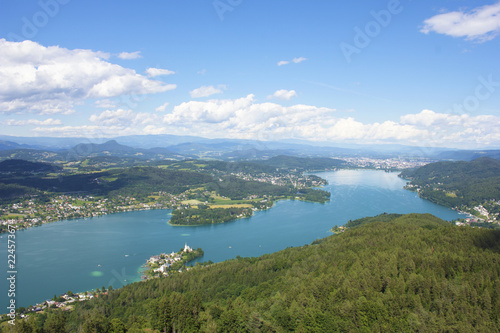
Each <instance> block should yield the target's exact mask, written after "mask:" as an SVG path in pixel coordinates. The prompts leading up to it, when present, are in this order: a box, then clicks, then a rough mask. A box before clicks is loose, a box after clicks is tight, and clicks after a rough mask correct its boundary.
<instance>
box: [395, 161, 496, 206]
mask: <svg viewBox="0 0 500 333" xmlns="http://www.w3.org/2000/svg"><path fill="white" fill-rule="evenodd" d="M401 176H402V177H404V178H407V179H410V180H411V185H413V186H416V187H418V188H420V190H421V191H420V193H421V195H422V196H423V197H426V198H428V199H431V200H433V201H435V202H437V203H439V204H442V205H446V206H450V207H454V206H460V205H468V206H473V205H476V204H482V203H483V202H485V201H487V200H490V199H496V200H500V160H497V159H492V158H489V157H481V158H478V159H475V160H473V161H471V162H462V161H460V162H436V163H431V164H427V165H425V166H423V167H420V168H418V169H415V170H404V171H403V172H402V173H401Z"/></svg>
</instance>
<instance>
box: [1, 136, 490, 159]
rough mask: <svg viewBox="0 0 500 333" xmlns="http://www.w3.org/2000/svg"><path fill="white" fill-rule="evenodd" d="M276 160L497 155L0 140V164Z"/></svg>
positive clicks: (223, 143)
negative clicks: (102, 159)
mask: <svg viewBox="0 0 500 333" xmlns="http://www.w3.org/2000/svg"><path fill="white" fill-rule="evenodd" d="M278 155H290V156H301V157H356V156H364V157H372V158H427V159H431V160H467V161H470V160H473V159H475V158H477V157H482V156H489V157H492V158H496V159H500V150H456V149H448V148H439V147H437V148H430V147H417V146H404V145H373V144H370V145H342V146H340V145H339V146H334V145H333V144H332V143H327V142H311V141H303V140H286V141H257V140H241V139H207V138H202V137H196V136H176V135H132V136H121V137H116V138H76V137H72V138H56V137H14V136H5V135H3V136H0V159H9V158H21V159H26V160H40V159H41V160H46V161H58V160H59V161H60V160H62V161H70V160H74V159H81V158H84V157H95V156H118V157H134V158H139V159H154V160H158V159H177V160H181V159H186V158H205V159H220V160H227V161H242V160H258V159H262V160H265V159H269V158H270V157H273V156H278Z"/></svg>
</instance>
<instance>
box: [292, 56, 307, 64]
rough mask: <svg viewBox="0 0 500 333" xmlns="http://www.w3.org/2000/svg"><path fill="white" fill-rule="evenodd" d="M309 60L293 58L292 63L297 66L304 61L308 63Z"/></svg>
mask: <svg viewBox="0 0 500 333" xmlns="http://www.w3.org/2000/svg"><path fill="white" fill-rule="evenodd" d="M306 60H307V58H304V57H298V58H293V59H292V61H293V62H294V63H296V64H298V63H299V62H302V61H306Z"/></svg>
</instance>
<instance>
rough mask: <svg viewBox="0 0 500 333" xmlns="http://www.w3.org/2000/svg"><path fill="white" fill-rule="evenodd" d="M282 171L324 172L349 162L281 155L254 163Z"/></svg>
mask: <svg viewBox="0 0 500 333" xmlns="http://www.w3.org/2000/svg"><path fill="white" fill-rule="evenodd" d="M253 162H254V163H259V164H264V165H269V166H273V167H276V168H282V169H300V170H324V169H332V168H338V167H342V166H347V164H348V163H347V162H345V161H342V160H338V159H333V158H328V157H296V156H287V155H279V156H275V157H271V158H270V159H268V160H264V161H253Z"/></svg>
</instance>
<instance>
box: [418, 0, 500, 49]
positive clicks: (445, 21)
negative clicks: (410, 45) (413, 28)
mask: <svg viewBox="0 0 500 333" xmlns="http://www.w3.org/2000/svg"><path fill="white" fill-rule="evenodd" d="M420 31H421V32H423V33H425V34H428V33H429V32H436V33H439V34H444V35H448V36H452V37H465V38H466V39H468V40H474V41H479V42H484V41H487V40H491V39H493V38H494V37H495V36H496V35H498V33H499V32H500V2H497V3H495V4H493V5H486V6H481V7H477V8H475V9H473V10H471V11H469V12H464V11H453V12H448V13H444V14H439V15H436V16H433V17H431V18H429V19H427V20H425V21H424V26H423V27H422V28H421V30H420Z"/></svg>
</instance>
